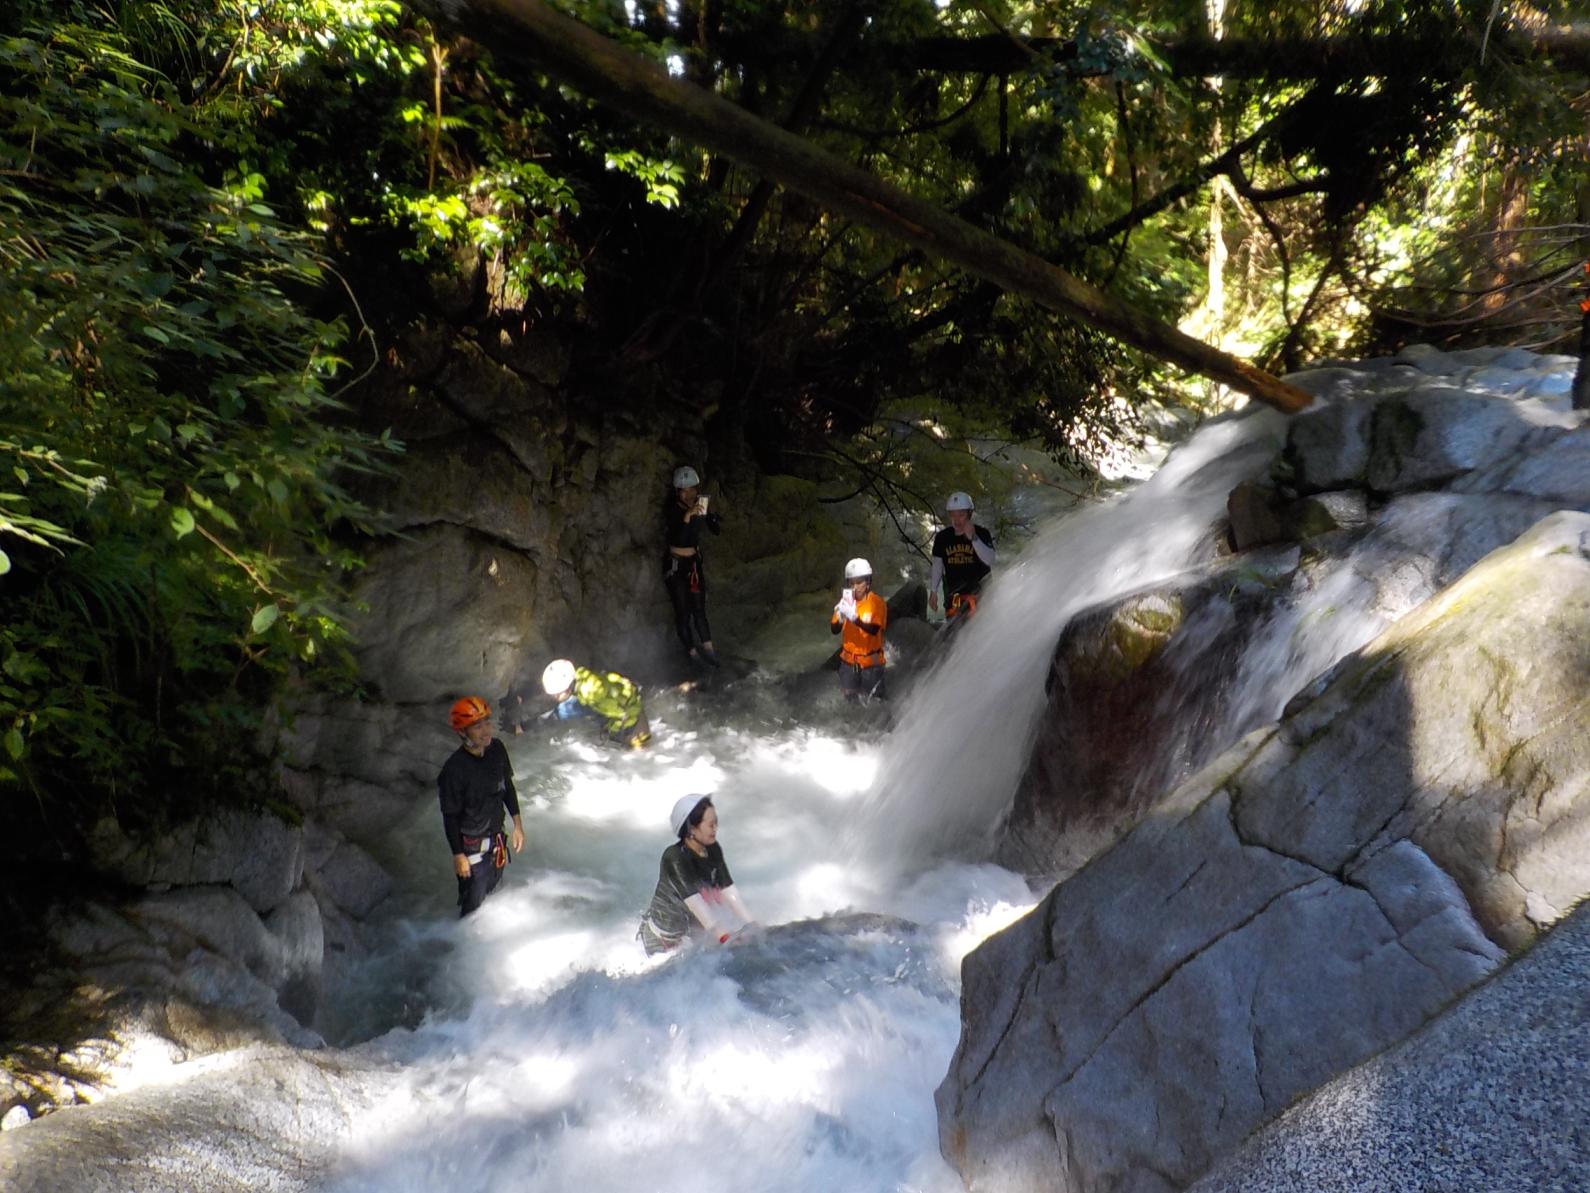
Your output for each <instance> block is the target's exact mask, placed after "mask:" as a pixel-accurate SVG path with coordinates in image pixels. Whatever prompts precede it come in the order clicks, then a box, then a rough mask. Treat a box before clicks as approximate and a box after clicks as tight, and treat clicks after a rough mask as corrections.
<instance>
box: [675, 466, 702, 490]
mask: <svg viewBox="0 0 1590 1193" xmlns="http://www.w3.org/2000/svg"><path fill="white" fill-rule="evenodd" d="M700 483H701V478H700V477H699V476H697V475H696V470H695V469H694V468H692V467H690V465H689V464H681V465H680V466H679V467H678V468H675V469H674V488H676V489H689V488H692V487H693V486H695V485H699V484H700Z"/></svg>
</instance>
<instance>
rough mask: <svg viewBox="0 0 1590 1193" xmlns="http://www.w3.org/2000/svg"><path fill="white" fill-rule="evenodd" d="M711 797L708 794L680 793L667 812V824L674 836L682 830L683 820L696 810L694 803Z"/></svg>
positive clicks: (687, 818)
mask: <svg viewBox="0 0 1590 1193" xmlns="http://www.w3.org/2000/svg"><path fill="white" fill-rule="evenodd" d="M711 798H712V797H711V796H709V795H681V796H680V797H679V798H678V799H676V800H675V801H674V810H673V811H672V812H670V813H668V824H669V826H670V827H671V828H672V829H673V830H674V836H676V837H677V836H678V835H679V834H680V833H681V832H683V831H684V827H685V821H687V820H689V819H690V813H692V812H694V811H695V810H696V805H697V804H699V803H700V802H701V801H702V800H704V799H711Z"/></svg>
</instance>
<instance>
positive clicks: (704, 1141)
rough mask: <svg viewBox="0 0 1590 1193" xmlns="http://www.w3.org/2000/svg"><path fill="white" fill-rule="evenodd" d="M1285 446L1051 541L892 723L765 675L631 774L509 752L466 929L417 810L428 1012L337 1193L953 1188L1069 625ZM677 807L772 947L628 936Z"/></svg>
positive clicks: (514, 742) (677, 719)
mask: <svg viewBox="0 0 1590 1193" xmlns="http://www.w3.org/2000/svg"><path fill="white" fill-rule="evenodd" d="M1279 426H1280V424H1279V420H1278V419H1275V418H1271V417H1268V416H1265V415H1258V416H1253V415H1250V416H1247V417H1244V418H1241V419H1231V420H1225V421H1221V422H1219V423H1216V424H1213V425H1211V426H1209V427H1207V428H1205V429H1204V430H1203V431H1201V432H1200V433H1199V434H1198V435H1197V436H1195V437H1194V438H1193V439H1192V440H1191V441H1190V442H1189V443H1188V444H1186V445H1185V446H1184V447H1183V448H1182V449H1181V450H1179V451H1178V452H1176V453H1175V454H1174V455H1173V456H1172V458H1171V460H1170V461H1169V463H1168V464H1167V465H1166V466H1165V467H1164V468H1162V469H1161V470H1160V471H1159V473H1158V474H1156V476H1155V477H1154V479H1153V480H1151V481H1149V482H1148V483H1147V484H1145V485H1143V486H1141V487H1140V488H1139V489H1137V490H1135V491H1134V492H1133V493H1132V494H1130V495H1129V496H1127V497H1125V498H1124V499H1121V500H1119V501H1117V502H1114V503H1110V504H1108V505H1105V506H1101V507H1097V508H1093V509H1089V510H1086V511H1083V512H1080V513H1077V514H1074V515H1072V516H1071V517H1069V518H1067V519H1065V520H1063V521H1062V522H1061V523H1060V524H1059V525H1058V526H1057V527H1056V528H1054V529H1052V530H1050V531H1047V532H1045V533H1044V534H1042V535H1040V537H1039V538H1038V539H1037V540H1036V541H1035V542H1033V543H1032V544H1030V545H1029V546H1028V547H1027V548H1026V549H1025V551H1024V552H1023V553H1022V554H1021V556H1020V557H1019V559H1017V560H1015V561H1012V562H1008V563H1007V564H1006V565H1004V566H1002V567H1001V569H1000V572H999V574H998V579H997V581H996V583H995V584H994V585H993V586H992V589H991V593H990V599H989V600H987V601H985V602H984V605H983V610H982V611H981V612H980V614H979V616H978V618H977V620H976V621H975V622H972V623H971V624H970V625H969V626H968V627H967V628H966V629H965V630H964V631H963V632H961V633H960V635H959V637H958V640H957V641H956V642H955V643H954V645H953V647H952V649H951V650H950V651H949V652H947V657H946V658H945V659H944V661H943V662H942V664H941V665H940V666H939V667H938V669H937V670H936V671H935V673H934V674H933V675H932V676H931V677H928V678H927V679H926V680H924V681H923V682H921V683H919V684H918V685H917V687H916V689H915V691H914V692H913V695H912V697H911V698H910V699H909V700H907V701H905V702H903V703H902V705H901V706H899V707H897V708H895V709H893V710H892V712H893V715H894V723H893V728H892V729H889V728H886V722H885V720H884V718H883V717H881V716H879V715H878V714H877V712H876V710H867V715H863V716H860V717H855V716H847V715H846V712H845V710H844V709H842V707H841V706H840V705H839V702H838V699H837V694H836V693H833V692H830V691H825V692H824V694H822V695H821V696H819V697H817V698H816V700H815V702H814V703H813V702H812V699H811V696H810V693H811V691H812V688H811V685H810V684H788V685H786V684H783V683H781V682H780V681H778V680H776V679H773V678H771V677H753V678H752V679H748V680H743V681H740V682H739V683H737V684H731V685H729V686H727V687H726V688H724V689H722V690H717V691H694V692H671V693H659V694H654V696H653V698H652V700H651V704H652V712H653V720H654V725H655V728H656V742H655V744H654V746H653V747H652V748H651V749H650V750H647V751H645V752H643V753H617V752H613V751H610V750H608V749H606V748H604V747H601V746H597V745H594V744H584V743H582V742H581V741H580V740H578V739H574V740H561V741H553V742H547V741H541V740H537V739H535V738H532V737H526V738H511V739H509V745H510V752H511V754H512V756H513V758H514V764H515V770H516V772H517V774H518V776H519V788H520V791H521V800H522V803H523V805H524V812H525V824H526V829H527V832H528V834H529V838H530V843H529V847H528V849H527V851H526V853H525V854H524V856H522V857H520V858H519V859H517V860H516V861H515V862H514V864H513V865H512V866H511V867H510V869H509V871H508V874H507V877H506V879H505V882H504V885H503V887H502V888H500V889H499V890H498V892H497V893H496V894H495V895H493V896H492V898H491V899H489V900H488V901H487V903H486V905H485V907H484V908H483V909H482V910H481V911H480V912H479V913H478V914H477V915H475V916H474V917H472V918H471V919H470V920H468V921H465V922H463V923H462V924H460V923H457V922H456V921H454V920H452V919H451V917H450V911H451V909H450V907H449V906H448V896H449V893H450V890H451V886H452V884H451V879H450V877H449V874H448V869H447V864H446V863H447V859H446V857H445V855H444V853H443V851H442V849H441V847H440V843H439V842H440V838H439V832H440V830H439V828H438V827H437V826H436V825H435V824H433V823H431V822H432V820H434V810H432V809H428V808H427V809H421V810H419V811H417V812H416V815H415V819H414V822H413V823H412V824H410V825H408V826H404V831H403V833H402V836H403V838H404V839H406V840H409V841H412V842H414V843H415V845H416V848H418V849H422V850H424V851H425V852H424V853H423V854H421V855H420V856H422V857H424V858H426V859H428V864H429V871H427V872H430V873H433V875H434V878H433V881H432V883H431V885H432V887H433V889H434V891H435V896H434V899H433V901H432V902H431V903H430V904H429V905H428V906H426V907H424V908H421V909H418V910H417V913H416V915H415V917H414V918H413V919H412V920H411V921H409V923H408V925H407V929H406V930H407V932H408V933H409V940H408V942H407V950H406V954H405V955H406V956H407V957H408V958H409V961H408V963H407V966H406V969H405V970H404V972H401V973H394V972H393V971H392V970H390V969H387V970H372V971H371V978H372V984H371V987H370V991H369V998H368V1005H369V1006H370V1008H371V1013H372V1014H382V1013H390V1010H391V1008H390V1005H388V1004H390V1003H391V1002H392V1001H393V1000H394V999H395V998H403V999H409V1000H414V1001H417V1002H419V1003H422V1004H423V1005H425V1006H428V1007H430V1008H431V1010H430V1011H429V1013H428V1014H427V1015H426V1017H425V1019H424V1020H423V1022H420V1023H419V1024H418V1026H417V1027H416V1028H415V1029H414V1030H413V1031H402V1032H394V1033H391V1034H390V1035H388V1036H387V1037H386V1038H385V1039H383V1040H382V1041H380V1042H379V1043H378V1045H377V1047H378V1048H380V1049H381V1050H382V1051H383V1052H385V1053H387V1054H388V1055H390V1056H391V1057H392V1058H393V1059H394V1060H397V1061H399V1062H401V1063H400V1064H399V1065H398V1066H397V1067H396V1069H395V1071H396V1072H397V1073H399V1074H400V1076H399V1077H397V1078H396V1084H395V1086H394V1088H393V1090H392V1091H391V1094H390V1096H389V1097H388V1098H387V1099H386V1100H385V1102H384V1103H383V1105H382V1107H381V1109H380V1110H379V1111H377V1112H376V1113H373V1114H371V1115H369V1116H367V1117H366V1118H365V1119H364V1120H363V1121H362V1122H361V1123H360V1124H358V1128H357V1131H356V1138H355V1142H354V1144H353V1145H352V1147H351V1148H349V1149H348V1151H347V1152H346V1153H345V1156H344V1160H343V1163H342V1165H341V1167H340V1170H339V1172H338V1174H337V1176H336V1178H335V1179H334V1181H333V1182H332V1183H331V1185H330V1186H329V1187H330V1188H331V1189H334V1190H336V1191H337V1193H355V1191H365V1190H368V1191H371V1193H374V1191H376V1190H381V1191H382V1193H387V1191H398V1190H433V1189H436V1188H439V1187H444V1186H445V1187H450V1188H452V1187H465V1188H470V1187H475V1186H476V1185H477V1184H478V1183H481V1182H491V1183H492V1184H493V1185H494V1186H497V1187H502V1188H510V1189H516V1188H522V1189H547V1190H563V1189H580V1190H583V1191H588V1193H596V1191H598V1190H609V1189H611V1190H615V1191H617V1190H624V1191H626V1193H629V1191H632V1190H636V1189H646V1190H673V1189H679V1190H686V1189H689V1190H692V1191H694V1190H698V1189H700V1188H711V1189H720V1190H729V1189H734V1190H758V1191H763V1190H766V1191H772V1190H791V1191H796V1190H803V1191H804V1190H816V1189H843V1190H907V1189H910V1190H945V1191H947V1190H958V1189H960V1188H961V1187H962V1186H961V1183H960V1181H959V1178H958V1177H957V1176H956V1174H955V1173H954V1172H953V1171H952V1170H951V1169H950V1168H949V1167H948V1165H947V1164H945V1162H944V1161H943V1160H942V1159H941V1158H940V1156H939V1150H938V1130H937V1120H936V1116H935V1112H934V1107H933V1090H934V1088H935V1087H936V1086H937V1084H938V1082H939V1081H940V1080H941V1078H942V1076H943V1074H944V1072H945V1069H946V1067H947V1065H948V1062H949V1059H950V1055H951V1053H952V1052H953V1050H954V1046H955V1042H956V1039H957V1036H958V1032H959V1027H960V1017H959V967H960V960H961V957H962V956H963V955H964V954H965V952H966V951H967V950H969V949H970V948H971V947H973V946H974V945H975V944H976V943H978V942H979V941H980V940H982V939H983V938H984V937H986V936H987V935H988V934H989V933H991V932H993V931H996V930H998V929H999V928H1000V927H1003V926H1004V925H1005V924H1007V923H1009V922H1010V921H1011V920H1013V919H1014V918H1016V917H1017V916H1019V915H1020V914H1022V913H1023V912H1024V911H1026V910H1027V909H1028V908H1029V907H1030V906H1031V905H1032V904H1033V902H1034V901H1035V898H1036V896H1035V894H1034V893H1033V892H1030V891H1029V890H1028V888H1027V886H1026V883H1025V882H1024V881H1023V880H1022V879H1021V878H1020V877H1019V876H1017V875H1014V874H1012V873H1010V872H1008V871H1005V870H1002V869H1000V868H999V867H996V866H991V865H987V864H980V863H979V861H978V859H980V858H981V857H983V856H986V852H987V843H988V840H989V830H990V829H991V827H992V825H993V824H994V823H997V820H998V817H999V816H1000V814H1001V812H1002V806H1003V803H1004V802H1006V801H1008V799H1009V796H1010V793H1011V791H1012V790H1013V787H1014V784H1015V781H1016V778H1017V777H1018V775H1019V773H1020V768H1021V766H1022V764H1023V761H1024V758H1025V754H1026V749H1027V745H1028V742H1029V740H1030V737H1031V734H1032V731H1033V728H1034V725H1035V722H1036V718H1037V715H1038V712H1039V710H1040V707H1041V704H1042V697H1043V693H1042V677H1043V670H1044V666H1045V663H1046V661H1047V657H1048V649H1049V646H1050V644H1051V643H1052V642H1053V641H1054V637H1055V635H1056V634H1057V633H1058V631H1059V629H1060V627H1061V626H1062V625H1063V624H1064V621H1065V619H1066V618H1067V617H1069V616H1070V615H1071V613H1072V612H1074V611H1076V610H1077V609H1079V608H1081V607H1084V606H1086V605H1088V604H1091V603H1093V602H1094V601H1097V600H1100V599H1104V598H1106V597H1108V596H1111V595H1114V594H1116V593H1119V592H1122V591H1126V590H1129V589H1132V588H1135V587H1138V586H1141V585H1143V584H1145V583H1150V582H1152V581H1154V580H1156V579H1158V578H1160V577H1162V576H1164V575H1167V574H1170V573H1172V572H1175V571H1177V570H1179V569H1181V568H1184V567H1186V566H1187V564H1188V562H1189V560H1190V559H1192V558H1194V557H1196V556H1198V555H1199V554H1200V553H1202V552H1203V551H1205V550H1206V548H1207V543H1206V541H1205V540H1206V537H1207V535H1208V532H1209V527H1210V524H1211V522H1212V521H1213V520H1214V519H1216V518H1217V517H1218V515H1219V513H1220V511H1221V506H1222V502H1223V501H1224V499H1225V494H1226V492H1227V491H1228V490H1229V489H1230V488H1231V486H1232V484H1233V483H1235V481H1236V480H1238V479H1241V477H1242V476H1244V475H1248V474H1249V473H1251V472H1252V471H1253V470H1254V469H1255V468H1256V467H1258V466H1259V464H1260V463H1261V462H1262V461H1263V460H1264V459H1265V458H1267V456H1268V455H1269V453H1270V452H1271V451H1273V449H1274V447H1275V443H1276V437H1277V435H1278V433H1279ZM1145 544H1146V545H1145ZM802 693H804V694H805V695H801V694H802ZM797 702H804V706H803V707H800V708H799V709H798V710H797V709H795V708H794V707H793V706H794V704H795V703H797ZM692 791H702V792H713V793H714V796H715V800H716V803H717V805H718V809H719V815H720V818H721V825H720V835H719V839H720V841H721V842H722V844H723V846H724V850H725V854H726V857H727V860H728V862H729V865H730V867H731V869H732V871H733V873H734V877H735V882H736V885H737V886H738V887H739V888H740V890H741V892H742V894H743V896H744V898H745V901H746V903H747V905H748V906H749V908H750V909H751V911H752V913H753V914H754V915H755V916H756V918H757V919H758V921H759V922H760V923H761V924H762V925H766V926H768V927H765V928H763V929H762V930H761V931H760V932H754V933H752V934H751V935H750V937H749V939H746V940H743V941H741V942H738V943H736V944H734V945H731V946H729V947H726V948H719V947H700V948H694V949H689V950H686V951H684V952H683V953H681V954H680V955H678V956H674V957H672V958H667V959H654V960H648V959H646V958H645V957H644V955H643V953H642V950H641V948H640V945H639V943H638V942H637V941H636V940H635V936H634V933H635V928H636V924H637V921H638V918H639V916H640V913H641V911H642V910H643V909H644V907H645V906H646V903H647V901H648V899H649V897H650V894H651V890H652V887H653V885H654V884H655V881H656V875H657V861H658V857H659V855H660V854H661V852H662V850H663V848H664V846H665V845H667V843H668V840H669V838H668V830H667V827H666V826H667V817H668V811H669V809H670V808H671V807H672V805H673V803H674V801H675V800H676V799H677V798H678V797H679V796H680V795H681V794H683V793H686V792H692ZM433 838H435V839H434V840H433Z"/></svg>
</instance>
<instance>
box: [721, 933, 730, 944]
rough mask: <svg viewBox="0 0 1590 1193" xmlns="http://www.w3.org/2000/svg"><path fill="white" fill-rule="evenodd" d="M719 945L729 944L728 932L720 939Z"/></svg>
mask: <svg viewBox="0 0 1590 1193" xmlns="http://www.w3.org/2000/svg"><path fill="white" fill-rule="evenodd" d="M718 943H719V944H728V943H729V934H728V933H727V932H725V933H724V934H723V935H722V936H720V937H718Z"/></svg>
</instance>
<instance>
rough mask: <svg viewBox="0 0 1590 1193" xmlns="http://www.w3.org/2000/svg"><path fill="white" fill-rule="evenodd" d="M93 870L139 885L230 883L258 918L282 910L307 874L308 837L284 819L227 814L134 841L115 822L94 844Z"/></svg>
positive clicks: (99, 830) (104, 826) (100, 829)
mask: <svg viewBox="0 0 1590 1193" xmlns="http://www.w3.org/2000/svg"><path fill="white" fill-rule="evenodd" d="M90 845H91V847H92V849H93V851H94V864H95V866H96V867H98V868H99V869H101V870H103V871H105V872H107V873H110V874H114V875H115V876H116V877H118V878H120V879H121V880H122V881H123V882H126V883H129V884H131V885H133V886H143V887H170V886H194V885H200V884H208V883H228V884H230V885H231V886H232V887H233V888H234V889H235V890H236V891H237V892H238V894H240V895H241V896H243V898H244V899H246V900H247V901H248V903H249V905H250V906H251V907H252V908H253V909H254V910H255V911H258V912H267V911H269V910H270V909H271V908H273V907H275V906H277V905H278V904H279V903H281V902H282V901H283V900H284V899H286V898H287V896H288V894H289V893H290V892H291V891H292V890H293V889H294V888H295V887H297V886H298V884H299V881H300V880H301V879H302V878H303V873H304V837H303V832H302V830H301V829H300V828H298V827H297V826H296V825H290V824H286V823H284V822H283V821H282V819H281V818H280V817H279V816H276V815H273V814H270V813H266V812H249V811H243V810H241V809H234V808H227V809H222V810H220V811H217V812H213V813H209V814H206V815H204V816H200V817H196V818H194V819H191V820H186V821H183V822H181V823H179V824H176V825H173V826H171V827H170V828H168V829H166V830H165V831H163V832H161V833H160V834H159V835H156V836H150V837H141V838H133V837H130V836H128V835H127V834H126V833H124V832H122V830H121V829H120V827H119V826H118V825H117V824H116V822H115V821H114V820H109V819H106V820H103V821H101V822H100V823H99V824H98V825H96V826H95V828H94V831H93V834H92V835H91V837H90Z"/></svg>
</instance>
